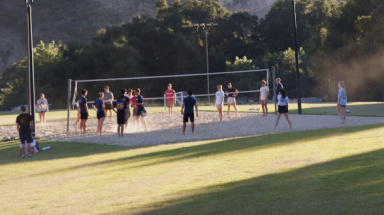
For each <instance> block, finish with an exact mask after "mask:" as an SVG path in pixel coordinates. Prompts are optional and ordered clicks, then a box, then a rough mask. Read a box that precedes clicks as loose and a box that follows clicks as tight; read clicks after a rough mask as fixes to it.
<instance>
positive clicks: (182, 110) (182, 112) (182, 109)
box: [181, 102, 185, 115]
mask: <svg viewBox="0 0 384 215" xmlns="http://www.w3.org/2000/svg"><path fill="white" fill-rule="evenodd" d="M184 107H185V102H183V105H182V106H181V115H183V114H184Z"/></svg>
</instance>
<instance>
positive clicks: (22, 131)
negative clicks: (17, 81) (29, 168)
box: [16, 105, 33, 158]
mask: <svg viewBox="0 0 384 215" xmlns="http://www.w3.org/2000/svg"><path fill="white" fill-rule="evenodd" d="M20 110H21V114H20V115H19V116H17V118H16V124H17V131H18V132H19V137H20V142H21V151H22V154H23V155H22V158H25V143H27V147H28V148H27V150H28V157H32V155H31V143H32V142H33V138H32V129H33V117H32V116H31V115H30V114H27V113H25V111H26V110H27V108H26V107H25V106H24V105H23V106H21V108H20Z"/></svg>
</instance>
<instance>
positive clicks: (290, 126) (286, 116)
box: [284, 113, 292, 128]
mask: <svg viewBox="0 0 384 215" xmlns="http://www.w3.org/2000/svg"><path fill="white" fill-rule="evenodd" d="M284 116H285V119H287V121H288V124H289V128H292V124H291V120H289V118H288V113H285V114H284Z"/></svg>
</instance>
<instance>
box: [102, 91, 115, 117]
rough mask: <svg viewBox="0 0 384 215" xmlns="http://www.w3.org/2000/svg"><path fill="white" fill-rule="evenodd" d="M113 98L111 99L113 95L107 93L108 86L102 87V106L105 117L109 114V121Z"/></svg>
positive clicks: (111, 114) (111, 115)
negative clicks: (103, 106)
mask: <svg viewBox="0 0 384 215" xmlns="http://www.w3.org/2000/svg"><path fill="white" fill-rule="evenodd" d="M113 100H114V98H113V93H112V92H110V91H109V86H105V87H104V104H105V112H106V115H108V112H109V116H110V117H111V120H112V117H113V113H112V109H113V104H112V102H113Z"/></svg>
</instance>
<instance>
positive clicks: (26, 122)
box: [16, 113, 33, 135]
mask: <svg viewBox="0 0 384 215" xmlns="http://www.w3.org/2000/svg"><path fill="white" fill-rule="evenodd" d="M32 120H33V118H32V116H31V115H29V114H27V113H22V114H20V115H19V116H18V117H17V118H16V123H19V125H20V134H25V135H28V134H30V133H31V132H32V130H31V125H30V122H31V121H32Z"/></svg>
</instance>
